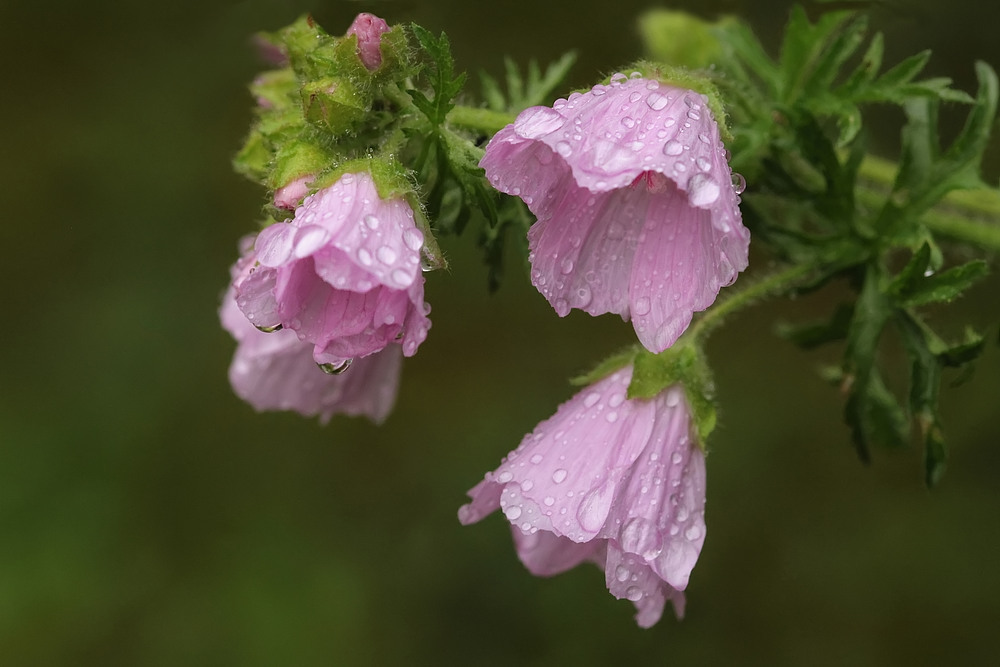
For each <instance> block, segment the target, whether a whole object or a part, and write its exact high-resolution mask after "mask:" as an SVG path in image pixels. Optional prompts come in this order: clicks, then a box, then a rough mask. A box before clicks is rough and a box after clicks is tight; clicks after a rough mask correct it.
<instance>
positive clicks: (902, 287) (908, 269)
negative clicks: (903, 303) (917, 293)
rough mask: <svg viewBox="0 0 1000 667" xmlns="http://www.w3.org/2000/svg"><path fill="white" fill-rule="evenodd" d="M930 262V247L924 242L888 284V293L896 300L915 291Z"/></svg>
mask: <svg viewBox="0 0 1000 667" xmlns="http://www.w3.org/2000/svg"><path fill="white" fill-rule="evenodd" d="M930 261H931V246H930V244H929V243H926V242H925V243H923V244H922V245H921V246H920V249H919V250H917V252H915V253H913V256H912V257H910V261H909V262H907V263H906V266H904V267H903V270H902V271H900V272H899V274H898V275H897V276H896V277H895V278H894V279H893V281H892V283H890V284H889V293H890V294H892V295H893V296H895V297H897V298H905V295H907V294H910V293H911V292H912V291H913V290H915V289H917V285H918V284H919V283H920V282H921V281H922V280H923V279H924V274H925V272H926V271H927V267H928V265H929V264H930Z"/></svg>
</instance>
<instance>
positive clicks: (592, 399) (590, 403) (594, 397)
mask: <svg viewBox="0 0 1000 667" xmlns="http://www.w3.org/2000/svg"><path fill="white" fill-rule="evenodd" d="M599 400H601V395H600V394H598V393H597V392H596V391H593V392H591V393H589V394H587V397H586V398H584V399H583V405H584V406H585V407H588V408H592V407H594V403H597V401H599Z"/></svg>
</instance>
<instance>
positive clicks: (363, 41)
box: [344, 12, 389, 71]
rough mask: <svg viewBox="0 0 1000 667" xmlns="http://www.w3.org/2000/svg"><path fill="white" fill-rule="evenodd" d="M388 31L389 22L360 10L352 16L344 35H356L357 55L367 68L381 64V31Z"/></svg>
mask: <svg viewBox="0 0 1000 667" xmlns="http://www.w3.org/2000/svg"><path fill="white" fill-rule="evenodd" d="M385 32H389V24H388V23H386V22H385V21H384V20H382V19H380V18H379V17H377V16H375V15H374V14H368V13H366V12H362V13H360V14H358V15H357V16H356V17H355V18H354V22H353V23H351V27H350V28H348V29H347V33H346V34H345V35H344V36H345V37H350V36H351V35H357V36H358V57H359V58H361V62H362V64H364V66H365V67H367V68H368V69H369V70H373V71H374V70H377V69H378V68H379V65H381V64H382V51H381V46H382V33H385Z"/></svg>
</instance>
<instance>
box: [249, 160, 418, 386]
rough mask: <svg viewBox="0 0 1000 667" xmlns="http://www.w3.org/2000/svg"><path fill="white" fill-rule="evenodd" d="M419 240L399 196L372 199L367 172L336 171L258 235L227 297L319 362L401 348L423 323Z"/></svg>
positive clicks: (409, 348)
mask: <svg viewBox="0 0 1000 667" xmlns="http://www.w3.org/2000/svg"><path fill="white" fill-rule="evenodd" d="M423 242H424V237H423V233H422V232H421V231H420V230H419V229H417V227H416V225H415V224H414V218H413V210H412V209H411V208H410V206H409V204H407V203H406V201H405V200H404V199H402V198H391V199H381V198H380V197H379V195H378V191H377V190H376V188H375V182H374V180H373V179H372V177H371V175H370V174H368V173H367V172H360V173H355V174H345V175H344V176H342V177H341V178H340V179H339V180H338V181H337V182H336V183H334V184H333V185H331V186H329V187H327V188H324V189H323V190H320V191H319V192H316V193H315V194H312V195H310V196H308V197H306V199H305V201H303V202H302V205H301V206H299V207H298V208H297V209H296V210H295V217H294V218H293V219H292V220H291V221H290V222H278V223H275V224H272V225H271V226H269V227H267V228H265V229H264V230H263V231H261V232H260V234H258V235H257V239H256V241H255V244H254V249H255V252H256V259H257V262H258V266H257V267H256V269H255V270H254V271H253V272H252V273H248V274H247V275H246V276H241V277H239V278H237V279H236V280H235V281H234V287H235V291H236V304H237V305H238V306H239V308H240V310H242V311H243V313H244V314H245V315H246V317H247V319H249V320H250V322H251V323H252V324H254V325H255V326H256V327H257V328H260V329H273V328H275V327H279V326H280V327H282V328H284V329H290V330H292V331H294V332H295V333H296V334H297V335H298V337H299V339H300V340H303V341H306V342H308V343H310V344H312V346H313V347H312V356H313V360H314V361H315V362H316V363H318V364H329V365H332V366H339V365H342V364H344V363H346V362H347V361H348V360H350V359H355V358H359V357H366V356H368V355H370V354H374V353H375V352H378V351H380V350H382V349H384V348H385V347H386V346H388V345H391V344H395V343H398V344H400V345H401V346H402V348H403V354H404V355H405V356H408V357H409V356H412V355H413V354H415V353H416V351H417V348H418V347H419V346H420V344H421V343H422V342H423V341H424V339H425V338H426V337H427V330H428V329H429V328H430V320H428V319H427V314H428V313H429V312H430V307H429V306H428V305H427V304H426V303H424V278H423V275H422V274H421V271H420V250H421V248H422V246H423Z"/></svg>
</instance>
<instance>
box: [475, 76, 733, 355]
mask: <svg viewBox="0 0 1000 667" xmlns="http://www.w3.org/2000/svg"><path fill="white" fill-rule="evenodd" d="M480 166H482V167H483V168H484V169H485V170H486V175H487V177H488V178H489V180H490V182H491V183H492V184H493V185H494V186H495V187H496V188H497V189H499V190H500V191H502V192H506V193H508V194H512V195H517V196H519V197H520V198H521V199H523V200H524V203H525V204H527V205H528V208H529V209H531V212H532V213H534V214H535V216H536V218H537V219H538V221H537V222H536V223H535V224H534V225H533V226H532V227H531V229H530V230H529V232H528V239H529V246H530V250H531V254H530V260H531V266H532V271H531V280H532V283H533V284H534V285H535V287H537V288H538V290H539V291H540V292H541V293H542V294H543V295H544V296H545V298H546V299H548V301H549V303H551V304H552V306H553V307H554V308H555V310H556V313H558V314H559V315H560V316H565V315H566V314H568V313H569V311H570V309H572V308H579V309H581V310H584V311H586V312H588V313H590V314H591V315H600V314H602V313H616V314H618V315H621V316H622V318H623V319H625V320H626V321H627V320H629V319H631V320H632V322H633V325H634V327H635V331H636V334H637V336H638V338H639V340H640V341H641V342H642V344H643V345H644V346H645V347H646V348H647V349H649V350H650V351H652V352H662V351H663V350H664V349H666V348H667V347H669V346H671V345H672V344H673V343H674V341H676V340H677V338H678V337H679V336H680V335H681V334H682V333H683V332H684V330H685V329H686V328H687V326H688V324H690V322H691V316H692V314H693V313H694V312H695V311H699V310H704V309H705V308H708V307H709V306H710V305H711V304H712V303H713V302H714V301H715V298H716V296H717V295H718V293H719V289H720V288H721V287H723V286H725V285H729V284H731V283H732V282H733V281H734V280H735V279H736V276H737V274H738V273H739V272H740V271H742V270H743V269H745V268H746V266H747V252H748V246H749V242H750V235H749V232H748V231H747V229H746V228H745V227H744V226H743V224H742V217H741V215H740V209H739V197H738V193H737V192H736V191H735V190H734V188H733V186H732V185H731V182H732V178H733V177H732V172H731V171H730V168H729V164H728V162H727V153H726V152H725V149H724V147H723V145H722V141H721V139H720V137H719V128H718V125H717V124H716V121H715V119H713V118H712V115H711V113H710V111H709V109H708V108H707V105H706V99H705V97H704V96H702V95H701V94H699V93H695V92H693V91H690V90H684V89H680V88H675V87H672V86H668V85H665V84H661V83H659V82H657V81H651V80H648V79H643V78H632V79H627V78H625V76H624V75H622V74H617V75H615V76H614V77H612V79H611V84H610V85H608V86H605V85H597V86H594V87H593V88H592V89H591V90H590V91H588V92H586V93H583V94H580V93H574V94H573V95H571V96H570V97H569V99H568V100H558V101H557V102H556V103H555V104H554V105H553V106H552V107H551V108H550V107H531V108H529V109H525V110H524V111H522V112H521V114H520V115H518V117H517V120H516V121H515V122H514V123H513V124H512V125H508V126H507V127H505V128H504V129H502V130H501V131H500V132H498V133H497V134H496V136H494V137H493V139H492V141H490V143H489V145H488V146H487V147H486V155H485V156H484V157H483V159H482V161H481V162H480Z"/></svg>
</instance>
